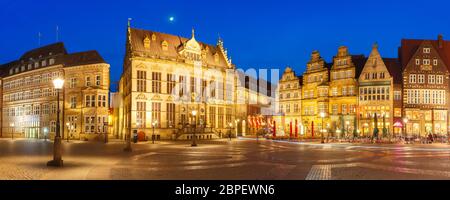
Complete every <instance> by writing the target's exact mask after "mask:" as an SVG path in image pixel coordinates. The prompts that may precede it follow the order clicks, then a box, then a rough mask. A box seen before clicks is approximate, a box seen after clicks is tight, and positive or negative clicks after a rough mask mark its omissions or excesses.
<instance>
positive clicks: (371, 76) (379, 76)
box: [364, 72, 386, 80]
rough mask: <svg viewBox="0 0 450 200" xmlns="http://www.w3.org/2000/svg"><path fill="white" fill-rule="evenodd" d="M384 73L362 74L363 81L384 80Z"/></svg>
mask: <svg viewBox="0 0 450 200" xmlns="http://www.w3.org/2000/svg"><path fill="white" fill-rule="evenodd" d="M385 78H386V72H370V73H364V80H376V79H385Z"/></svg>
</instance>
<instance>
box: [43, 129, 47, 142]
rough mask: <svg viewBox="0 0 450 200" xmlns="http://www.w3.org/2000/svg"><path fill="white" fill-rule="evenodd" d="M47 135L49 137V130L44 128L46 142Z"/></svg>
mask: <svg viewBox="0 0 450 200" xmlns="http://www.w3.org/2000/svg"><path fill="white" fill-rule="evenodd" d="M47 135H48V128H47V127H45V128H44V139H45V141H47Z"/></svg>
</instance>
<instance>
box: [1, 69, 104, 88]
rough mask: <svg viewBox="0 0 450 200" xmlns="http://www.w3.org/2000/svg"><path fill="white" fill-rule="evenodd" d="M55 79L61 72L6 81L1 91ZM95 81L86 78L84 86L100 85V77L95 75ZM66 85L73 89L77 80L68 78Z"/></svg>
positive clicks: (60, 75)
mask: <svg viewBox="0 0 450 200" xmlns="http://www.w3.org/2000/svg"><path fill="white" fill-rule="evenodd" d="M57 77H63V76H62V73H61V72H52V73H45V74H42V75H36V76H33V77H31V76H30V77H25V78H20V79H16V80H12V81H6V82H4V84H3V89H5V90H7V89H15V88H17V87H23V86H30V85H38V84H41V83H49V82H51V81H52V80H53V79H55V78H57ZM94 77H95V79H94V80H92V79H91V78H92V77H91V76H86V77H85V86H86V87H89V86H93V85H95V86H100V85H101V76H100V75H95V76H94ZM66 84H68V86H69V88H75V87H77V85H78V79H77V78H70V79H69V80H68V83H66Z"/></svg>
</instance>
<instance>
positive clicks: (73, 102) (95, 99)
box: [70, 94, 107, 108]
mask: <svg viewBox="0 0 450 200" xmlns="http://www.w3.org/2000/svg"><path fill="white" fill-rule="evenodd" d="M84 99H85V101H84V105H85V107H104V108H105V107H106V106H107V104H106V95H102V94H99V95H95V94H93V95H85V97H84ZM76 107H77V97H75V96H74V97H71V98H70V108H76Z"/></svg>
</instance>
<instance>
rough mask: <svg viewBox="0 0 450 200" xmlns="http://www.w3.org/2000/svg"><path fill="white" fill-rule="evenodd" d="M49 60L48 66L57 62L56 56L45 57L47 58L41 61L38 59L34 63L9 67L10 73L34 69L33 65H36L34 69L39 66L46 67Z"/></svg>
mask: <svg viewBox="0 0 450 200" xmlns="http://www.w3.org/2000/svg"><path fill="white" fill-rule="evenodd" d="M47 61H48V66H51V65H54V64H55V59H54V58H50V59H48V60H47V59H45V60H41V61H36V62H34V63H28V65H27V66H25V65H22V66H20V67H15V68H11V69H9V75H13V74H17V73H19V72H24V71H25V70H32V69H33V67H34V69H38V68H39V67H45V66H47Z"/></svg>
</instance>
